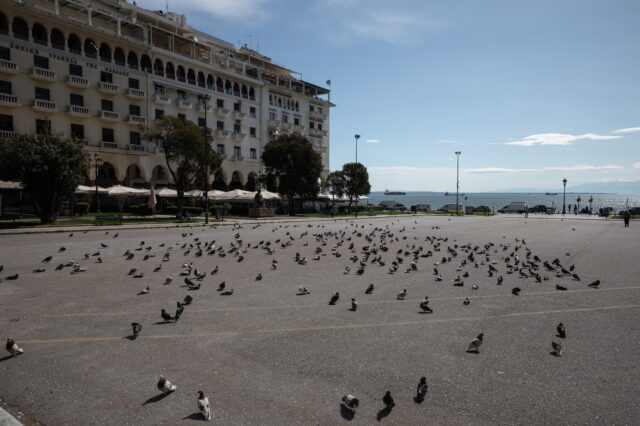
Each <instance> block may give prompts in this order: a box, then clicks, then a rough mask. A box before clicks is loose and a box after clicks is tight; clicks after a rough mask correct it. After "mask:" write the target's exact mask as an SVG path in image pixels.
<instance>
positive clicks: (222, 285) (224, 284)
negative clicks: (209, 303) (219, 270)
mask: <svg viewBox="0 0 640 426" xmlns="http://www.w3.org/2000/svg"><path fill="white" fill-rule="evenodd" d="M226 286H227V283H226V281H223V282H221V283H220V285H219V286H218V291H222V290H224V288H225V287H226Z"/></svg>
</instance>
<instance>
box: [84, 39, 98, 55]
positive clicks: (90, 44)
mask: <svg viewBox="0 0 640 426" xmlns="http://www.w3.org/2000/svg"><path fill="white" fill-rule="evenodd" d="M84 56H86V57H88V58H94V59H95V58H97V57H98V46H97V45H96V43H95V42H94V41H93V40H91V39H90V38H87V39H85V41H84Z"/></svg>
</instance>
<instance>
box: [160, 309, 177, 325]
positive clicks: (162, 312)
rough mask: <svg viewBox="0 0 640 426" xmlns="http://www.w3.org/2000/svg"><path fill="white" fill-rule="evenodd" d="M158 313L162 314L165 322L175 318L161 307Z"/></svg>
mask: <svg viewBox="0 0 640 426" xmlns="http://www.w3.org/2000/svg"><path fill="white" fill-rule="evenodd" d="M160 314H161V315H162V319H163V320H164V321H165V322H169V321H176V318H174V317H172V316H171V314H170V313H169V312H167V311H165V310H164V309H162V311H161V312H160Z"/></svg>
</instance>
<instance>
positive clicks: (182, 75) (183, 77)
mask: <svg viewBox="0 0 640 426" xmlns="http://www.w3.org/2000/svg"><path fill="white" fill-rule="evenodd" d="M177 74H178V81H182V82H183V83H184V82H185V81H187V77H186V75H185V73H184V67H183V66H182V65H178V72H177Z"/></svg>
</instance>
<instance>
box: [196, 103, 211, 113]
mask: <svg viewBox="0 0 640 426" xmlns="http://www.w3.org/2000/svg"><path fill="white" fill-rule="evenodd" d="M211 110H212V107H211V105H207V112H211ZM198 111H200V112H204V105H203V104H200V106H199V107H198Z"/></svg>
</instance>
